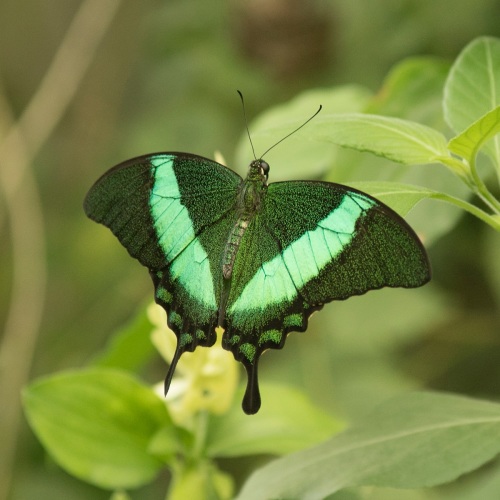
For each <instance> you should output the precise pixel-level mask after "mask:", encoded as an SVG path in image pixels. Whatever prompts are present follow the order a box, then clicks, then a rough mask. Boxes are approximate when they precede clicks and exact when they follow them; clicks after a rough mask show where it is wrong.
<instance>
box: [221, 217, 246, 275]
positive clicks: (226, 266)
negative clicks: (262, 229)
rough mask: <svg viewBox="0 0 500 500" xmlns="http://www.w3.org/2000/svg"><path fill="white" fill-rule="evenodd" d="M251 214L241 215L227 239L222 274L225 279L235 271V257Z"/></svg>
mask: <svg viewBox="0 0 500 500" xmlns="http://www.w3.org/2000/svg"><path fill="white" fill-rule="evenodd" d="M250 218H251V215H248V214H245V215H244V216H242V217H239V218H238V220H237V221H236V223H235V224H234V226H233V228H232V229H231V232H230V233H229V237H228V239H227V243H226V246H225V248H224V254H223V256H222V275H223V276H224V279H229V278H231V275H232V273H233V266H234V259H235V258H236V254H237V253H238V248H239V247H240V243H241V239H242V238H243V235H244V234H245V231H246V229H247V228H248V224H249V223H250Z"/></svg>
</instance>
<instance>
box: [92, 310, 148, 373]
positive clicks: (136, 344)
mask: <svg viewBox="0 0 500 500" xmlns="http://www.w3.org/2000/svg"><path fill="white" fill-rule="evenodd" d="M151 329H152V325H151V322H150V320H149V318H148V315H147V308H146V306H143V307H141V308H140V309H139V311H138V313H137V314H136V316H135V317H133V318H132V320H131V321H130V322H129V323H128V324H126V325H125V326H124V327H122V328H121V329H120V330H118V331H117V332H116V333H115V334H114V335H112V336H111V338H110V339H109V341H108V342H107V344H106V346H105V347H104V349H103V350H102V351H101V352H100V353H98V354H97V356H96V357H95V358H94V359H93V360H92V364H93V365H94V366H99V367H107V368H120V369H123V370H130V371H134V370H138V369H139V368H140V367H141V366H142V365H143V364H145V363H146V362H147V361H148V360H149V359H151V358H152V357H153V356H154V355H155V353H156V350H155V348H154V346H153V344H152V343H151V340H150V335H149V334H150V332H151Z"/></svg>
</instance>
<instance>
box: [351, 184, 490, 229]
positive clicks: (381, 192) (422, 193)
mask: <svg viewBox="0 0 500 500" xmlns="http://www.w3.org/2000/svg"><path fill="white" fill-rule="evenodd" d="M349 185H351V186H352V187H355V188H356V189H360V190H361V191H365V192H367V193H369V194H371V195H372V196H375V197H376V198H378V199H380V200H381V201H383V202H384V203H387V205H389V206H390V207H391V208H393V209H394V210H395V211H396V212H398V213H399V214H400V215H405V214H406V213H407V212H408V211H409V210H410V209H411V208H413V207H414V206H415V205H416V204H417V203H418V202H420V201H421V200H423V199H425V198H432V199H436V200H440V201H445V202H447V203H450V204H452V205H455V206H456V207H458V208H461V209H462V210H466V211H467V212H469V213H471V214H472V215H474V216H476V217H477V218H478V219H480V220H482V221H483V222H486V224H489V225H490V226H491V227H493V228H494V229H495V230H497V231H498V230H500V219H499V218H498V216H495V215H489V214H487V213H486V212H484V211H483V210H481V209H480V208H478V207H476V206H475V205H472V204H471V203H469V202H467V201H464V200H461V199H460V198H457V197H455V196H450V195H448V194H446V193H441V192H439V191H434V190H432V189H428V188H425V187H421V186H413V185H409V184H399V183H395V182H372V181H367V182H351V183H349Z"/></svg>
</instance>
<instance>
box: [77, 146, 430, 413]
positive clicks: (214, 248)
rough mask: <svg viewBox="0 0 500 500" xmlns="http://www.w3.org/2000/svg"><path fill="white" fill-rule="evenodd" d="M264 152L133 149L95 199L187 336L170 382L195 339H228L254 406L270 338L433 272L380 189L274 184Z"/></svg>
mask: <svg viewBox="0 0 500 500" xmlns="http://www.w3.org/2000/svg"><path fill="white" fill-rule="evenodd" d="M269 170H270V168H269V164H268V163H267V162H266V161H264V160H263V159H262V158H260V159H255V160H253V161H252V162H251V163H250V165H249V168H248V173H247V176H246V178H245V179H243V178H242V177H240V176H239V175H238V174H236V173H235V172H233V171H232V170H230V169H228V168H226V167H225V166H223V165H221V164H219V163H217V162H215V161H212V160H210V159H208V158H204V157H201V156H197V155H194V154H190V153H178V152H165V153H154V154H147V155H144V156H139V157H137V158H132V159H130V160H127V161H125V162H123V163H120V164H119V165H117V166H115V167H114V168H112V169H111V170H109V171H108V172H106V173H105V174H104V175H103V176H102V177H101V178H100V179H98V180H97V182H96V183H95V184H94V185H93V186H92V188H91V189H90V191H89V192H88V194H87V196H86V198H85V202H84V210H85V212H86V214H87V216H88V217H90V218H91V219H93V220H94V221H96V222H99V223H101V224H104V225H105V226H107V227H108V228H110V229H111V231H112V232H113V233H114V234H115V235H116V236H117V238H118V239H119V240H120V242H121V243H122V244H123V246H124V247H125V248H126V249H127V250H128V252H129V253H130V255H131V256H132V257H134V258H136V259H138V260H139V262H140V263H141V264H143V265H144V266H145V267H147V268H148V269H149V273H150V275H151V278H152V280H153V284H154V289H155V300H156V302H157V303H158V304H160V305H161V306H162V307H163V308H164V309H165V310H166V312H167V315H168V325H169V327H170V328H171V329H172V330H173V332H174V333H175V335H176V337H177V348H176V351H175V355H174V357H173V359H172V362H171V364H170V368H169V371H168V374H167V377H166V379H165V394H166V393H167V391H168V388H169V386H170V382H171V380H172V376H173V374H174V371H175V367H176V364H177V362H178V360H179V358H180V356H181V355H182V354H183V353H184V352H186V351H191V352H192V351H194V349H195V348H196V347H198V346H203V347H210V346H212V345H213V344H214V343H215V341H216V332H215V329H216V327H222V328H223V329H224V335H223V339H222V346H223V347H224V349H226V350H229V351H231V352H232V353H233V355H234V358H235V359H236V360H238V361H241V362H242V363H243V365H244V366H245V368H246V371H247V376H248V381H247V387H246V391H245V395H244V398H243V402H242V407H243V410H244V412H245V413H247V414H254V413H257V411H258V410H259V408H260V405H261V399H260V393H259V386H258V376H257V367H258V362H259V358H260V355H261V354H262V353H263V352H264V351H265V350H267V349H281V348H282V347H283V346H284V343H285V340H286V336H287V334H288V333H289V332H291V331H300V332H303V331H305V330H306V328H307V322H308V318H309V316H310V315H311V313H313V312H314V311H317V310H319V309H321V308H322V307H323V305H324V304H325V303H327V302H330V301H332V300H343V299H347V298H348V297H350V296H353V295H360V294H363V293H365V292H367V291H368V290H373V289H378V288H382V287H405V288H413V287H418V286H421V285H423V284H425V283H426V282H427V281H428V280H429V279H430V266H429V261H428V258H427V254H426V252H425V249H424V247H423V245H422V243H421V242H420V240H419V238H418V237H417V235H416V234H415V233H414V231H413V230H412V229H411V228H410V226H409V225H408V224H407V223H406V222H405V221H404V219H403V218H401V217H400V216H399V215H398V214H396V212H394V211H393V210H392V209H391V208H389V207H388V206H386V205H384V204H383V203H382V202H380V201H378V200H377V199H375V198H373V197H372V196H370V195H368V194H366V193H363V192H361V191H358V190H356V189H353V188H351V187H347V186H344V185H341V184H334V183H329V182H321V181H287V182H275V183H269V184H268V176H269Z"/></svg>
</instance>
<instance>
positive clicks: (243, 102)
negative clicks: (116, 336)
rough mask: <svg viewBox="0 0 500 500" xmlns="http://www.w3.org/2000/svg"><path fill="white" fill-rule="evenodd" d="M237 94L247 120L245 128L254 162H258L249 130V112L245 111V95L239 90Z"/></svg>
mask: <svg viewBox="0 0 500 500" xmlns="http://www.w3.org/2000/svg"><path fill="white" fill-rule="evenodd" d="M236 92H238V94H239V96H240V99H241V105H242V107H243V118H244V119H245V128H246V130H247V135H248V140H249V141H250V146H252V152H253V158H254V160H256V159H257V157H256V156H255V149H254V147H253V142H252V138H251V137H250V130H248V121H247V112H246V110H245V100H244V99H243V94H242V93H241V92H240V91H239V90H237V91H236Z"/></svg>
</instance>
